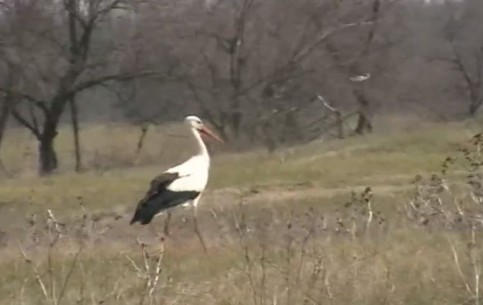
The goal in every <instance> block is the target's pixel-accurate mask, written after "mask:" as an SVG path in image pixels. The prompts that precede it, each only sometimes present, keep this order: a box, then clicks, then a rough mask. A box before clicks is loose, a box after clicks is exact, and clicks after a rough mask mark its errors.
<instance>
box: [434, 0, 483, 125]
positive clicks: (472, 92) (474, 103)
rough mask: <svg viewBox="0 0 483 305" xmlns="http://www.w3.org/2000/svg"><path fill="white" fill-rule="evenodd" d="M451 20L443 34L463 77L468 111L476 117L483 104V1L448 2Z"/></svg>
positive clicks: (453, 60)
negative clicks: (482, 24) (482, 21)
mask: <svg viewBox="0 0 483 305" xmlns="http://www.w3.org/2000/svg"><path fill="white" fill-rule="evenodd" d="M445 8H446V11H447V13H448V20H447V22H446V24H445V25H444V29H443V30H444V35H445V38H446V41H447V43H448V45H449V53H450V56H449V57H447V58H444V59H445V60H447V61H449V62H450V63H451V64H452V65H453V67H454V69H455V71H457V72H458V73H459V74H460V75H461V78H462V80H463V83H464V88H465V93H466V95H467V98H468V113H469V115H471V116H474V115H475V114H476V112H477V111H478V109H479V108H480V107H481V105H482V104H483V31H482V28H481V18H483V2H481V1H478V0H467V1H462V2H461V3H460V2H455V3H452V2H450V1H446V2H445Z"/></svg>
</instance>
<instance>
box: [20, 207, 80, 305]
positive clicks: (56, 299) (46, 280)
mask: <svg viewBox="0 0 483 305" xmlns="http://www.w3.org/2000/svg"><path fill="white" fill-rule="evenodd" d="M46 226H47V235H48V249H47V262H46V263H47V265H46V269H47V270H46V271H45V272H41V271H40V270H39V268H38V267H37V266H36V263H35V262H34V261H33V260H32V259H31V258H30V256H29V255H28V254H27V252H26V251H25V249H24V247H23V246H22V243H21V242H20V241H18V247H19V251H20V254H21V256H22V258H23V259H24V261H25V263H27V264H28V265H29V266H30V268H31V270H32V272H33V275H34V277H35V280H36V282H37V284H38V285H39V288H40V290H41V292H42V295H43V297H44V299H45V302H46V303H47V304H52V305H60V304H61V303H62V301H63V300H64V296H65V292H66V290H67V287H68V285H69V283H70V280H71V278H72V275H73V272H74V269H75V266H76V265H77V262H78V259H79V255H80V254H81V252H82V250H83V246H82V243H80V244H79V248H78V249H77V251H76V252H75V254H74V258H73V259H72V261H71V263H70V264H69V266H68V271H67V274H66V275H65V277H64V278H63V279H62V280H61V281H60V282H59V281H58V280H56V278H58V271H57V270H56V269H55V267H54V261H55V259H56V257H55V254H56V253H55V248H56V246H57V245H58V243H59V241H60V239H61V238H62V237H63V236H64V233H63V232H62V229H61V228H62V227H63V225H62V224H61V223H60V222H58V221H57V218H56V217H55V215H54V213H53V212H52V210H50V209H48V210H47V211H46ZM27 280H28V279H26V281H27ZM59 288H60V290H59V292H58V289H59ZM21 295H23V294H22V293H21Z"/></svg>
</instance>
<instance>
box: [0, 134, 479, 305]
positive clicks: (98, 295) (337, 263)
mask: <svg viewBox="0 0 483 305" xmlns="http://www.w3.org/2000/svg"><path fill="white" fill-rule="evenodd" d="M148 136H149V135H148ZM423 138H424V137H423ZM430 138H433V137H430ZM461 138H465V137H464V136H461ZM425 139H426V138H425ZM468 139H470V137H467V138H466V139H465V140H462V141H460V140H459V141H451V142H450V144H451V145H449V146H445V147H451V148H452V149H451V150H449V149H448V150H449V151H450V154H443V153H441V154H434V152H433V153H430V149H431V147H433V146H434V145H428V147H427V148H425V147H424V145H422V143H423V142H420V143H419V142H418V143H419V144H417V145H415V147H419V149H418V150H416V151H415V152H414V153H411V152H412V149H413V148H410V145H409V144H408V142H405V141H406V140H404V138H392V139H391V143H392V146H393V148H392V149H393V150H399V149H400V147H405V148H406V149H407V151H406V154H407V155H408V156H411V157H413V158H416V156H417V155H420V154H421V153H422V152H426V153H427V154H429V155H430V156H431V158H436V159H438V160H439V161H438V162H437V163H439V166H436V167H434V170H432V171H431V170H427V171H422V172H421V174H420V175H419V176H416V177H415V179H413V181H412V182H411V183H412V184H404V185H403V184H402V182H399V183H400V185H401V186H404V187H402V188H398V187H397V186H398V184H397V183H396V184H394V186H393V188H388V189H387V190H386V191H382V189H381V187H380V181H379V182H378V180H377V179H373V180H371V179H369V180H367V179H366V180H364V179H363V178H364V177H362V176H356V177H354V178H353V180H351V179H348V180H347V179H346V183H348V185H350V181H353V182H359V183H357V184H354V185H353V187H350V186H348V187H345V188H340V189H339V191H338V192H332V193H331V192H328V191H326V193H325V195H324V193H323V191H324V190H323V189H319V187H318V185H317V183H316V182H314V183H313V184H302V185H297V184H295V183H293V182H292V180H286V181H285V182H284V183H285V184H282V185H279V186H277V185H276V184H274V183H273V182H270V181H267V182H266V184H257V183H259V182H260V180H259V181H258V182H256V181H252V183H251V184H249V185H250V187H235V186H236V184H233V185H232V187H231V188H232V190H233V191H231V192H229V191H228V189H219V190H216V191H215V190H212V191H211V192H210V193H209V194H207V198H206V199H205V201H204V203H203V204H202V205H201V208H200V211H199V215H198V221H199V226H200V229H201V231H202V234H203V236H204V239H205V241H206V245H207V249H208V251H207V253H204V251H203V249H202V248H201V246H200V244H199V241H198V239H197V237H196V235H195V234H194V231H193V225H192V223H191V222H192V219H191V217H189V215H190V213H189V211H185V210H183V209H178V210H176V211H174V214H173V218H172V220H171V235H170V236H168V237H167V238H166V239H164V240H159V238H158V236H159V234H158V233H159V232H160V231H161V229H162V223H163V220H164V218H163V217H162V216H161V217H159V218H158V219H157V220H156V221H155V223H154V225H153V226H150V227H138V226H135V227H129V226H128V225H127V219H128V216H129V215H130V213H131V210H130V206H129V205H128V204H127V201H122V202H118V206H114V205H112V201H110V200H111V199H119V198H123V197H126V198H125V200H126V199H129V200H131V198H132V199H133V200H134V198H135V196H134V195H135V194H136V192H137V191H139V192H141V191H143V190H141V188H140V187H136V186H134V187H133V186H130V188H129V187H128V186H129V185H130V184H134V185H141V182H142V181H144V180H143V179H144V178H143V177H147V176H149V173H148V172H146V171H141V170H140V169H133V170H130V172H136V171H137V172H138V173H137V174H136V173H132V174H131V176H129V175H128V176H126V175H125V174H122V173H123V172H122V171H112V170H111V171H109V170H108V171H107V172H105V173H103V174H102V175H99V174H98V173H83V174H81V175H77V176H76V177H70V176H68V175H60V177H59V178H58V179H56V178H55V177H52V178H50V180H49V181H47V180H46V179H45V178H44V179H42V180H41V181H42V183H41V184H37V185H36V184H35V183H38V182H35V181H37V180H32V181H30V182H33V183H34V184H33V185H34V186H30V187H31V188H32V190H34V192H33V193H32V196H31V198H30V199H29V200H30V201H31V203H30V204H26V205H23V208H22V209H20V208H19V209H18V211H17V213H14V212H10V214H8V213H9V212H8V205H7V206H6V207H3V208H2V210H3V211H4V212H6V213H7V214H5V213H2V214H4V215H9V217H8V218H5V216H4V218H3V219H2V224H3V225H2V231H3V232H4V233H3V235H2V236H3V237H2V246H1V249H0V258H1V260H0V265H1V268H2V270H3V272H4V273H3V274H4V276H3V277H2V280H1V281H0V298H1V299H2V300H4V302H6V304H26V305H29V304H200V303H210V304H254V305H262V304H327V303H330V304H408V303H411V304H435V303H437V304H479V302H480V299H481V296H480V294H481V292H480V286H481V283H480V282H481V281H480V276H481V271H480V270H481V259H482V250H483V247H482V246H481V242H480V238H479V237H480V234H481V226H482V224H483V223H482V218H483V217H482V215H483V214H482V212H483V211H482V209H481V197H482V195H481V184H480V182H481V178H480V167H481V165H482V161H483V156H481V145H482V144H483V142H482V139H481V136H479V135H477V136H475V137H473V138H472V139H471V140H470V141H468ZM350 141H353V140H349V141H348V142H346V143H339V144H337V143H332V144H330V145H329V144H328V146H329V147H330V146H331V145H339V147H330V149H332V150H333V151H337V152H338V158H340V159H343V160H344V162H348V164H351V162H353V159H354V158H358V156H359V154H355V153H353V152H351V153H348V154H344V153H343V151H344V148H347V147H348V146H349V145H354V144H355V143H351V142H350ZM371 141H372V142H371V144H372V145H371V147H372V149H371V150H367V149H365V148H364V149H362V148H359V149H362V151H364V152H365V156H364V159H363V160H364V161H365V162H367V160H368V159H367V158H369V155H371V154H372V155H373V157H374V158H376V156H377V157H381V156H382V154H380V155H379V154H378V153H377V152H376V151H375V150H376V149H375V148H376V147H379V149H381V150H382V152H384V154H389V156H392V157H394V155H392V154H391V149H389V144H388V143H386V142H384V141H382V142H379V143H378V142H377V139H376V138H373V139H372V140H371ZM408 141H409V140H408ZM412 141H415V140H414V137H412ZM134 143H135V142H134ZM398 145H400V146H398ZM440 145H441V144H440ZM134 146H135V145H134ZM134 146H133V147H134ZM311 149H313V150H314V152H311ZM426 149H427V150H426ZM435 150H438V151H442V149H441V147H437V148H435ZM317 152H319V153H320V156H318V153H317ZM249 158H255V157H254V156H252V157H250V156H249V155H247V156H223V157H221V156H220V158H219V159H218V160H217V161H216V162H220V163H218V166H219V169H218V170H221V172H216V171H215V174H214V176H216V175H221V173H222V172H223V171H224V169H223V167H225V166H226V170H228V168H230V167H233V165H234V164H237V163H240V162H241V160H242V161H244V162H245V163H244V164H246V162H247V160H248V159H249ZM257 158H262V157H261V156H258V157H257ZM312 158H315V160H317V161H314V160H311V159H312ZM317 158H318V159H317ZM333 160H335V159H333V157H332V156H331V155H330V154H329V155H328V156H325V157H324V154H323V152H321V151H318V150H317V149H316V148H311V147H304V148H302V147H301V148H298V149H295V150H294V151H293V152H292V154H291V155H290V156H289V157H288V158H287V160H286V162H285V166H289V167H293V168H296V167H298V169H299V170H300V171H304V172H307V171H309V169H310V168H311V167H314V164H323V163H325V162H327V161H330V162H333ZM425 160H427V159H425ZM258 162H259V163H258V164H259V166H260V167H262V168H265V169H268V168H270V167H269V166H270V165H267V164H266V162H268V161H266V160H265V161H263V158H262V159H260V160H259V161H258ZM313 162H316V163H313ZM394 162H401V159H397V158H396V159H395V161H394ZM435 162H436V161H435ZM381 163H382V164H381V165H380V166H383V167H384V166H388V165H387V164H384V161H383V160H382V161H381ZM228 164H230V165H228ZM280 164H281V163H279V165H280ZM374 164H375V163H373V166H375V165H374ZM408 164H410V163H406V166H408ZM267 166H268V167H267ZM337 166H338V167H339V168H342V167H340V166H339V165H337ZM274 168H275V167H274ZM366 168H369V167H366ZM401 168H402V167H401ZM274 170H275V169H274ZM285 170H287V168H285ZM279 171H280V170H279ZM386 171H387V172H389V171H390V169H386ZM275 173H276V174H278V172H275ZM290 173H291V174H290V175H293V174H294V173H295V171H291V172H290ZM432 173H434V174H432ZM115 175H121V177H122V178H121V179H119V180H116V181H115V182H113V183H114V184H117V183H120V182H122V180H124V179H127V182H124V183H125V184H122V185H117V186H116V187H114V186H112V188H110V187H109V186H108V185H107V184H106V177H108V178H109V179H111V178H112V177H114V176H115ZM287 175H288V174H287ZM332 175H336V174H335V173H334V174H332ZM413 176H414V175H413ZM249 177H250V178H249ZM281 177H283V176H281ZM388 177H389V176H386V180H387V181H386V183H387V182H389V180H388ZM401 177H402V178H401V179H402V180H405V181H406V183H409V180H410V177H411V175H410V174H407V175H401ZM17 179H20V178H17ZM35 179H38V178H35ZM109 179H107V180H109ZM112 179H113V178H112ZM240 179H241V178H240ZM245 179H253V176H247V177H245ZM327 179H329V178H327ZM13 181H16V182H17V183H18V182H19V181H21V180H15V179H13V180H12V181H11V182H8V181H5V182H6V185H7V186H3V188H5V187H10V186H12V187H13V185H14V184H13ZM325 181H326V180H323V183H325ZM362 181H366V182H368V183H367V184H365V185H362V183H361V182H362ZM8 183H12V184H8ZM101 183H102V185H103V188H102V189H100V190H98V191H95V192H94V193H91V194H89V191H91V192H92V190H93V185H95V184H101ZM216 185H217V182H216V183H215V186H216ZM340 186H343V185H340ZM361 186H362V187H361ZM68 187H70V189H69V190H68V191H67V189H68ZM37 188H38V189H37ZM42 188H44V189H43V190H42ZM138 188H139V190H138ZM121 189H126V190H124V191H121ZM351 189H353V192H351ZM62 190H64V191H62ZM282 190H283V191H284V192H285V193H287V194H288V193H289V192H294V194H295V195H294V196H287V195H283V193H281V191H282ZM2 192H4V194H6V195H8V194H9V193H8V192H6V191H5V189H4V190H3V191H2ZM11 192H12V193H19V192H20V193H23V194H25V191H22V190H21V189H20V188H19V186H17V188H16V189H15V188H14V189H13V190H12V191H11ZM69 192H71V193H70V194H68V193H69ZM311 192H312V193H311ZM49 194H50V195H49ZM102 194H104V195H103V196H105V197H106V198H107V199H110V200H109V201H106V202H103V201H102V197H101V196H102ZM129 194H130V195H129ZM279 194H280V196H279ZM94 195H95V196H94ZM17 196H19V195H17ZM49 196H50V197H49ZM129 196H131V197H129ZM7 197H8V196H7ZM7 197H6V198H7ZM41 198H43V199H41ZM49 198H51V199H53V198H57V199H58V200H60V202H59V203H55V202H53V201H49ZM17 200H19V201H18V204H20V205H19V207H20V206H22V205H21V201H20V198H19V199H17ZM39 200H41V201H39ZM110 203H111V204H110ZM96 204H98V205H99V206H97V207H96ZM10 206H11V205H10ZM33 207H35V208H33ZM22 211H29V212H28V213H29V215H28V216H27V217H25V216H21V217H20V216H19V214H24V213H25V212H22ZM19 212H21V213H19ZM14 215H17V216H16V218H15V217H14ZM158 231H159V232H158Z"/></svg>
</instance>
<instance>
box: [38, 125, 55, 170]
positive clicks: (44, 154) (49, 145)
mask: <svg viewBox="0 0 483 305" xmlns="http://www.w3.org/2000/svg"><path fill="white" fill-rule="evenodd" d="M58 120H59V118H58V117H55V118H54V117H52V116H51V115H49V116H47V117H46V118H45V123H44V128H43V132H42V134H41V135H40V136H39V138H38V140H39V174H40V176H45V175H49V174H51V173H52V172H53V171H54V170H55V169H57V167H58V160H57V153H56V152H55V148H54V140H55V137H56V136H57V123H58Z"/></svg>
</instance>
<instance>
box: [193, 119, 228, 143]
mask: <svg viewBox="0 0 483 305" xmlns="http://www.w3.org/2000/svg"><path fill="white" fill-rule="evenodd" d="M184 122H185V123H186V124H187V125H188V126H190V127H191V128H192V129H193V130H195V131H196V132H198V133H199V134H200V135H201V136H209V137H211V138H213V139H215V140H217V141H219V142H222V143H223V140H222V139H221V138H220V137H219V136H218V135H216V134H215V133H214V132H213V131H211V130H210V129H209V128H208V127H206V125H205V124H204V123H203V122H202V121H201V119H200V118H199V117H197V116H194V115H190V116H187V117H186V118H185V119H184Z"/></svg>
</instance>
